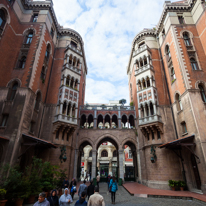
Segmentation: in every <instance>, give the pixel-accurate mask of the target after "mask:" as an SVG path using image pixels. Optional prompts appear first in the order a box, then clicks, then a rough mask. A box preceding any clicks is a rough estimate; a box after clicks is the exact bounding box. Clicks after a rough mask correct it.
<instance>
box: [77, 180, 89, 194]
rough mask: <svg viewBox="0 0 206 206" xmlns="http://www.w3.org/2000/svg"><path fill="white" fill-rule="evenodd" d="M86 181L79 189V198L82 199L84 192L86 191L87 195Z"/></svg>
mask: <svg viewBox="0 0 206 206" xmlns="http://www.w3.org/2000/svg"><path fill="white" fill-rule="evenodd" d="M85 183H86V180H84V181H83V183H82V184H81V185H80V186H79V189H78V195H79V198H80V197H81V194H82V192H83V191H84V192H85V193H86V195H87V186H86V184H85Z"/></svg>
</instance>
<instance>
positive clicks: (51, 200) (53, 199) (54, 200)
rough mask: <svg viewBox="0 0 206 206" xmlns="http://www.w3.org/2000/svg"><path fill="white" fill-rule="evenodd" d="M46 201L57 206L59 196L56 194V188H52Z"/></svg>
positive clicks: (51, 205)
mask: <svg viewBox="0 0 206 206" xmlns="http://www.w3.org/2000/svg"><path fill="white" fill-rule="evenodd" d="M48 201H49V203H50V206H59V198H58V196H57V191H56V190H52V192H51V196H49V197H48Z"/></svg>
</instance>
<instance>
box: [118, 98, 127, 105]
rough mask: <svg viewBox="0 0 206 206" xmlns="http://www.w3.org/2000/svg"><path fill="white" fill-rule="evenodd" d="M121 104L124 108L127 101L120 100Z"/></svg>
mask: <svg viewBox="0 0 206 206" xmlns="http://www.w3.org/2000/svg"><path fill="white" fill-rule="evenodd" d="M119 103H120V104H122V106H124V104H126V103H127V100H126V99H120V100H119Z"/></svg>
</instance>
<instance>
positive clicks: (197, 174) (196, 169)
mask: <svg viewBox="0 0 206 206" xmlns="http://www.w3.org/2000/svg"><path fill="white" fill-rule="evenodd" d="M191 163H192V168H193V172H194V176H195V181H196V185H197V189H199V190H201V180H200V174H199V171H198V167H197V162H196V159H195V156H194V155H191Z"/></svg>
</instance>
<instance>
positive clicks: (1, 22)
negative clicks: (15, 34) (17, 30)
mask: <svg viewBox="0 0 206 206" xmlns="http://www.w3.org/2000/svg"><path fill="white" fill-rule="evenodd" d="M5 24H6V14H5V12H4V11H3V10H2V9H0V34H1V33H2V31H3V29H4V26H5Z"/></svg>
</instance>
